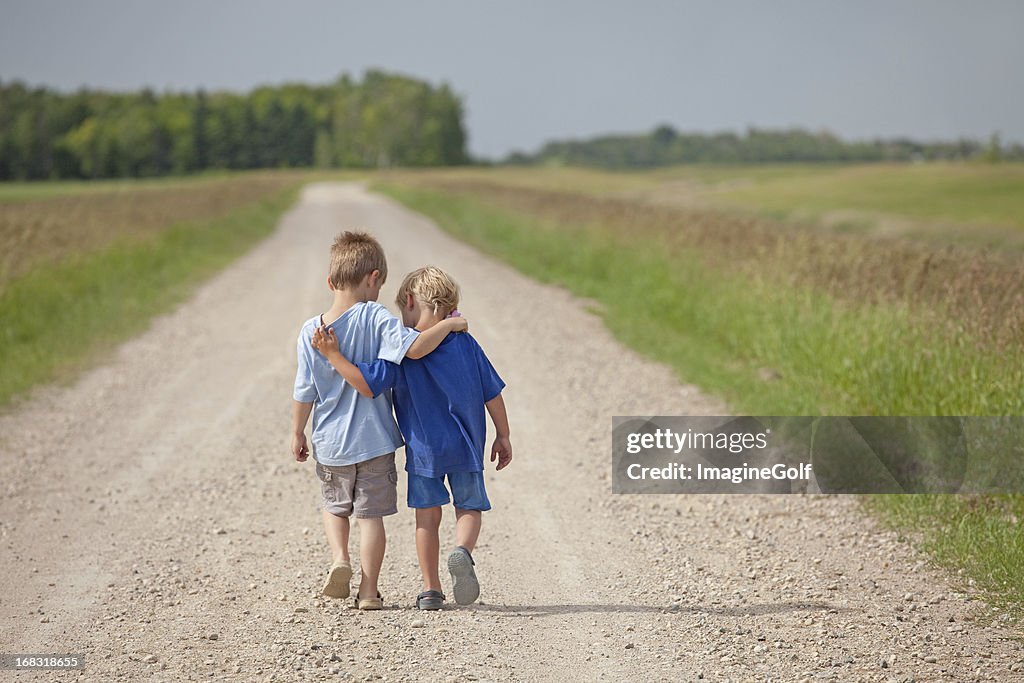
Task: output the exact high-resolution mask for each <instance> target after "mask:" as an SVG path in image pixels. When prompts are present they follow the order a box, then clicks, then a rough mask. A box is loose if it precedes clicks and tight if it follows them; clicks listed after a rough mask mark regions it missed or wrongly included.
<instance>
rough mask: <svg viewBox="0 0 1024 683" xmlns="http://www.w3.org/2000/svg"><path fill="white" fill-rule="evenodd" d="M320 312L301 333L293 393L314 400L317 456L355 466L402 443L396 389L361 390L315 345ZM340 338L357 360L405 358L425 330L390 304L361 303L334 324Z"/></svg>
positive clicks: (347, 352) (344, 349)
mask: <svg viewBox="0 0 1024 683" xmlns="http://www.w3.org/2000/svg"><path fill="white" fill-rule="evenodd" d="M319 326H320V316H317V317H315V318H311V319H310V320H307V321H306V324H305V325H303V326H302V331H301V332H299V339H298V343H297V349H296V350H297V353H298V360H299V367H298V370H297V371H296V373H295V391H294V393H293V397H294V398H295V400H296V401H299V402H301V403H313V444H312V445H313V458H314V459H315V460H316V461H317V462H319V463H321V464H323V465H335V466H337V465H352V464H354V463H357V462H363V461H364V460H369V459H370V458H376V457H377V456H378V455H384V454H385V453H391V452H393V451H394V450H395V449H397V448H400V447H401V446H402V443H403V442H402V434H401V432H399V431H398V425H396V424H395V418H394V417H393V416H392V410H391V394H390V392H387V393H384V394H381V395H379V396H377V397H376V398H372V399H370V398H366V397H365V396H362V395H360V394H359V392H358V391H356V390H355V389H354V388H353V387H352V386H351V385H350V384H349V383H348V382H346V381H345V380H344V379H343V378H342V376H341V375H339V374H338V373H337V372H335V370H334V368H333V367H332V366H331V364H330V363H329V362H327V359H326V358H324V356H323V355H322V354H321V353H320V352H319V351H317V350H316V349H314V348H313V346H312V344H311V342H312V340H313V332H315V331H316V328H317V327H319ZM327 326H328V327H329V328H331V329H333V330H334V334H335V336H336V337H337V338H338V346H339V347H340V349H341V353H342V355H344V356H345V357H346V358H348V359H349V360H350V361H352V362H353V363H366V362H370V361H373V360H376V359H378V358H381V359H383V360H388V361H391V362H392V363H401V362H402V359H403V358H405V354H406V352H407V351H408V350H409V347H410V346H411V345H412V343H413V342H414V341H415V340H416V337H417V336H418V335H419V332H417V331H416V330H414V329H412V328H408V327H405V326H404V325H402V321H401V320H399V319H398V318H396V317H395V316H393V315H392V314H391V313H390V312H389V311H388V309H386V308H384V307H383V306H381V305H380V304H378V303H376V302H374V301H367V302H363V303H358V304H356V305H355V306H353V307H352V308H350V309H348V310H347V311H345V312H344V313H342V314H341V316H340V317H339V318H338V319H337V320H335V321H334V322H331V323H328V325H327Z"/></svg>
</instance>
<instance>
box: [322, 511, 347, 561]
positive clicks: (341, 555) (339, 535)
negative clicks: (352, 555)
mask: <svg viewBox="0 0 1024 683" xmlns="http://www.w3.org/2000/svg"><path fill="white" fill-rule="evenodd" d="M323 517H324V531H325V532H327V544H328V545H329V546H331V555H332V556H333V558H332V559H333V560H334V564H339V563H341V562H348V561H349V557H348V533H349V523H348V517H338V516H337V515H332V514H331V513H330V512H328V511H327V510H324V511H323Z"/></svg>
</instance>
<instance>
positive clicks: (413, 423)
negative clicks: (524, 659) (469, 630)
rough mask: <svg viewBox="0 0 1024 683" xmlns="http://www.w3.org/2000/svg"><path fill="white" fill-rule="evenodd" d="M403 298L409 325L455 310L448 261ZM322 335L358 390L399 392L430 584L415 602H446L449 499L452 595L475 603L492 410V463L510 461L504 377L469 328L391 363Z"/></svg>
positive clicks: (404, 290)
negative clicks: (450, 507)
mask: <svg viewBox="0 0 1024 683" xmlns="http://www.w3.org/2000/svg"><path fill="white" fill-rule="evenodd" d="M397 303H398V305H399V307H400V308H401V309H402V319H403V322H404V323H405V325H406V326H408V327H414V328H416V329H417V330H419V331H420V332H423V331H424V330H427V329H429V328H430V327H433V326H434V325H436V324H437V323H439V322H441V321H442V320H444V319H445V318H446V317H448V316H449V315H451V314H452V313H453V312H455V308H456V306H457V305H458V303H459V293H458V287H457V285H456V284H455V282H454V281H453V280H452V279H451V278H450V277H449V276H448V274H447V273H445V272H444V271H443V270H441V269H440V268H435V267H433V266H428V267H425V268H420V269H418V270H415V271H413V272H412V273H409V275H407V276H406V277H405V280H404V281H403V282H402V286H401V287H400V288H399V291H398V297H397ZM317 334H318V335H319V336H314V339H313V345H314V346H315V347H316V348H317V350H319V351H320V352H321V353H323V354H324V356H326V358H327V359H328V360H329V361H330V363H331V365H332V366H333V367H334V368H335V370H337V371H338V373H339V374H340V375H341V376H342V377H344V378H345V380H346V381H347V382H349V384H351V385H352V386H353V387H354V388H355V389H357V390H358V391H359V392H360V393H362V394H364V395H366V396H371V397H373V396H377V395H379V394H381V393H382V392H384V391H387V390H389V389H391V390H392V393H393V401H394V405H395V415H396V417H397V418H398V425H399V427H400V428H401V430H402V434H403V436H404V437H405V443H406V446H405V469H406V472H408V476H409V494H408V504H409V507H411V508H414V509H415V510H416V552H417V555H418V556H419V561H420V570H421V572H422V573H423V586H424V590H423V592H422V593H420V594H419V596H417V598H416V606H417V607H418V608H420V609H440V608H441V606H442V605H443V603H444V599H445V598H444V593H443V592H442V591H441V580H440V578H439V576H438V567H437V565H438V558H439V552H440V541H439V538H438V529H439V527H440V525H441V506H443V505H445V504H447V503H448V502H449V500H452V502H454V504H455V516H456V525H455V529H456V543H457V547H456V548H455V550H453V551H452V552H451V553H450V554H449V555H448V571H449V572H450V573H451V575H452V584H453V585H452V592H453V594H454V596H455V602H456V603H458V604H460V605H468V604H471V603H473V602H475V601H476V599H477V598H478V597H479V595H480V583H479V581H478V579H477V576H476V572H475V571H474V569H473V565H474V562H473V557H472V551H473V548H474V547H475V546H476V541H477V538H478V537H479V534H480V522H481V514H480V513H481V512H482V511H484V510H490V509H491V504H490V501H489V500H488V499H487V492H486V490H485V488H484V476H483V451H484V441H485V438H486V434H487V425H486V421H485V418H484V409H485V408H486V410H487V412H488V413H489V414H490V416H491V420H492V421H493V422H494V427H495V430H496V432H497V437H496V438H495V440H494V444H493V445H492V447H491V462H494V461H495V460H497V461H498V466H497V469H499V470H500V469H504V468H505V467H506V466H507V465H508V464H509V462H511V460H512V444H511V442H510V441H509V427H508V417H507V415H506V412H505V403H504V400H503V399H502V397H501V390H502V389H503V388H504V386H505V383H504V382H503V381H502V380H501V378H500V377H499V376H498V374H497V373H496V372H495V370H494V367H493V366H492V365H491V363H490V361H488V360H487V356H486V355H484V352H483V349H481V348H480V345H479V344H477V342H476V340H475V339H473V337H471V336H470V335H469V334H465V333H463V334H449V335H448V336H447V337H446V338H445V339H444V340H443V341H442V342H441V344H440V345H439V346H438V347H437V349H436V350H435V351H434V352H433V353H431V354H430V355H428V356H425V357H423V358H422V359H417V360H412V359H408V358H407V359H405V360H404V361H403V362H402V364H401V365H397V364H395V363H391V362H389V361H385V360H377V361H374V362H372V363H359V364H358V365H353V364H352V363H350V362H349V361H348V360H347V359H345V357H344V356H342V354H341V352H340V351H339V348H338V344H337V343H336V342H335V341H334V339H332V338H331V337H330V336H329V334H330V331H328V333H327V334H324V333H322V332H318V333H317ZM446 478H447V480H448V488H450V489H451V498H449V491H448V488H446V487H445V479H446Z"/></svg>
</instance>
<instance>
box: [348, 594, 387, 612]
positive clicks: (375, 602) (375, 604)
mask: <svg viewBox="0 0 1024 683" xmlns="http://www.w3.org/2000/svg"><path fill="white" fill-rule="evenodd" d="M355 603H356V609H384V598H383V597H382V596H381V594H380V592H379V591H378V592H377V597H375V598H361V597H359V596H358V595H357V596H356V598H355Z"/></svg>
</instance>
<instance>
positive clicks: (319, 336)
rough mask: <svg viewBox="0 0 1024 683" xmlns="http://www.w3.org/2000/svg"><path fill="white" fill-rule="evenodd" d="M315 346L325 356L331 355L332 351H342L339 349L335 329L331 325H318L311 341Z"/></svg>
mask: <svg viewBox="0 0 1024 683" xmlns="http://www.w3.org/2000/svg"><path fill="white" fill-rule="evenodd" d="M311 344H312V345H313V348H314V349H316V350H317V351H319V352H320V353H322V354H323V355H324V356H329V355H330V354H331V353H340V350H339V349H338V338H337V337H336V336H335V334H334V330H333V329H331V328H330V327H318V328H316V331H315V332H313V341H312V342H311Z"/></svg>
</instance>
